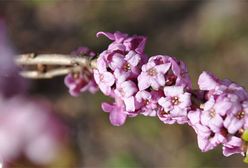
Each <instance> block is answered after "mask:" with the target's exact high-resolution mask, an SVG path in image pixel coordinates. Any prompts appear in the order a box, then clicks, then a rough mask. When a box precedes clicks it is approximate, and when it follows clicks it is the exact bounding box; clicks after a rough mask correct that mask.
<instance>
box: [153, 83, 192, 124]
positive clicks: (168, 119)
mask: <svg viewBox="0 0 248 168" xmlns="http://www.w3.org/2000/svg"><path fill="white" fill-rule="evenodd" d="M164 95H165V97H161V98H160V99H159V100H158V104H159V105H160V106H162V110H161V111H160V112H158V114H159V115H158V116H159V118H160V120H162V121H163V122H165V123H168V124H173V123H175V122H177V123H179V124H183V123H186V122H187V120H188V119H187V111H188V110H189V109H190V106H191V95H190V93H188V92H185V91H184V87H182V86H166V87H164Z"/></svg>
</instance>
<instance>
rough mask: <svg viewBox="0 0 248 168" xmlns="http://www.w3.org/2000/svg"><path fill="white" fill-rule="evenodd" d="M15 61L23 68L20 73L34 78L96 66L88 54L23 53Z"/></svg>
mask: <svg viewBox="0 0 248 168" xmlns="http://www.w3.org/2000/svg"><path fill="white" fill-rule="evenodd" d="M15 62H16V64H17V65H19V66H20V67H22V68H23V70H22V71H21V72H20V75H21V76H23V77H25V78H32V79H49V78H53V77H57V76H62V75H67V74H69V73H76V72H80V71H81V69H82V68H85V67H87V68H88V69H93V68H94V66H95V60H92V59H89V58H88V57H86V56H85V57H73V56H72V55H63V54H38V55H36V54H34V53H30V54H22V55H18V56H17V57H16V59H15Z"/></svg>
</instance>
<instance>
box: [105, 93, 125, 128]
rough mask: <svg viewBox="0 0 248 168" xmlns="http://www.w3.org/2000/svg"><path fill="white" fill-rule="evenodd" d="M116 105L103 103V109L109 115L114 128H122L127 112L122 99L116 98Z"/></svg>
mask: <svg viewBox="0 0 248 168" xmlns="http://www.w3.org/2000/svg"><path fill="white" fill-rule="evenodd" d="M115 100H116V101H115V103H113V104H109V103H102V109H103V111H105V112H108V113H109V120H110V122H111V124H113V125H114V126H121V125H123V124H124V123H125V121H126V118H127V112H126V111H125V109H124V108H125V107H124V103H123V101H122V100H121V99H119V98H117V97H116V98H115Z"/></svg>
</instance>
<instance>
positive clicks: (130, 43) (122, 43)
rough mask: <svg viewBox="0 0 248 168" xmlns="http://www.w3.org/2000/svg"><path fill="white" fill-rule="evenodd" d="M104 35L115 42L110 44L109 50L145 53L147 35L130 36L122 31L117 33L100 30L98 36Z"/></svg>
mask: <svg viewBox="0 0 248 168" xmlns="http://www.w3.org/2000/svg"><path fill="white" fill-rule="evenodd" d="M101 35H104V36H106V37H107V38H108V39H110V40H112V41H113V43H112V44H110V45H109V47H108V50H111V51H114V50H119V49H120V48H122V49H120V50H121V51H123V50H125V51H131V50H133V51H135V52H136V53H138V54H143V52H144V48H145V44H146V37H144V36H137V35H134V36H131V37H128V35H127V34H123V33H121V32H118V31H117V32H115V33H108V32H98V33H97V37H99V36H101Z"/></svg>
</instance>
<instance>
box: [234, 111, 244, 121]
mask: <svg viewBox="0 0 248 168" xmlns="http://www.w3.org/2000/svg"><path fill="white" fill-rule="evenodd" d="M244 117H245V112H244V111H240V112H238V113H237V114H236V118H237V119H238V120H241V119H242V118H244Z"/></svg>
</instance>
